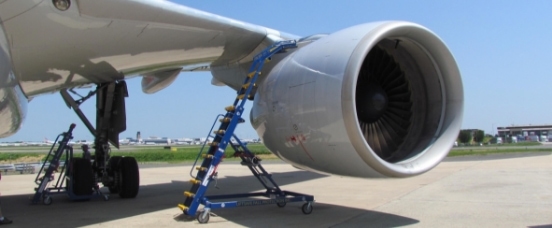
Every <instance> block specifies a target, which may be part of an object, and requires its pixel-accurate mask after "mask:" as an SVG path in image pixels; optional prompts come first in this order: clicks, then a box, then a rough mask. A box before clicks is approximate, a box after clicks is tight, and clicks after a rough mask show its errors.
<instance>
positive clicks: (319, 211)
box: [0, 153, 552, 228]
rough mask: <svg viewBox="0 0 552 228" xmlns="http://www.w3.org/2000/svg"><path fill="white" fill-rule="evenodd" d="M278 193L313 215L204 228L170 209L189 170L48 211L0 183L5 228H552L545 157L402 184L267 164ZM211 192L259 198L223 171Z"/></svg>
mask: <svg viewBox="0 0 552 228" xmlns="http://www.w3.org/2000/svg"><path fill="white" fill-rule="evenodd" d="M264 166H265V168H266V169H267V170H268V171H269V172H271V173H273V175H274V179H275V180H276V181H277V182H279V183H280V184H281V185H282V189H283V190H289V191H295V192H301V193H307V194H312V195H314V197H315V200H316V203H315V204H314V211H313V213H312V214H310V215H304V214H303V213H302V212H301V205H302V203H289V204H288V205H287V206H286V207H285V208H278V207H277V206H276V205H265V206H255V207H241V208H233V209H225V210H215V211H213V212H214V213H215V214H216V215H217V216H216V217H211V219H210V221H209V223H208V224H198V222H197V221H196V220H190V219H188V218H186V217H185V216H183V215H182V213H181V211H180V210H179V209H177V207H176V205H177V204H178V203H179V202H181V201H183V200H184V196H183V194H182V193H183V191H185V190H188V189H189V187H190V184H189V182H188V180H189V179H190V177H189V175H188V172H189V170H190V166H189V165H183V166H172V167H150V168H146V167H142V168H141V173H140V175H141V189H140V193H139V195H138V197H137V198H136V199H130V200H125V199H120V198H119V197H118V196H112V197H111V199H110V200H109V201H103V200H102V199H101V198H97V199H93V200H91V201H88V202H72V201H69V200H68V197H67V196H66V195H56V196H54V202H53V204H52V205H50V206H45V205H42V204H39V205H30V201H29V197H31V196H32V194H33V188H34V187H35V185H34V183H33V180H34V177H35V176H34V175H9V176H3V178H2V181H1V182H0V192H1V193H2V196H1V197H0V202H1V204H2V212H3V213H4V215H5V216H7V217H9V218H10V219H13V220H14V224H12V225H10V227H14V228H15V227H40V226H46V227H123V226H124V227H129V226H132V227H176V226H202V227H261V226H262V227H282V226H286V227H397V226H414V227H528V226H529V227H547V226H551V227H552V156H551V155H550V153H533V154H513V155H512V154H510V155H492V156H475V157H461V158H452V159H447V160H446V161H445V162H443V163H441V164H440V165H439V166H438V167H436V168H435V169H433V170H431V171H429V172H428V173H426V174H423V175H421V176H417V177H414V178H408V179H357V178H349V177H339V176H327V175H321V174H316V173H310V172H306V171H301V170H297V169H295V168H293V167H292V166H290V165H287V164H285V163H282V162H267V163H266V164H264ZM218 172H219V180H218V188H219V189H216V188H213V187H211V188H210V190H209V192H208V194H228V193H242V192H249V191H259V190H261V188H262V186H261V185H260V184H259V183H258V182H257V181H256V179H255V178H254V177H252V176H251V175H250V173H249V170H248V169H247V168H246V167H242V166H240V165H238V164H235V163H234V164H232V163H227V164H224V163H223V164H222V165H221V166H220V167H219V170H218Z"/></svg>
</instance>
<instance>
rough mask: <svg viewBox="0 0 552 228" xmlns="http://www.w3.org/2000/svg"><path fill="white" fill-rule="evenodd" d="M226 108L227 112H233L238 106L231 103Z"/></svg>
mask: <svg viewBox="0 0 552 228" xmlns="http://www.w3.org/2000/svg"><path fill="white" fill-rule="evenodd" d="M224 110H226V111H227V112H233V111H234V110H236V106H234V105H230V106H228V107H226V108H224Z"/></svg>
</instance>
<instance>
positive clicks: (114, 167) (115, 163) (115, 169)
mask: <svg viewBox="0 0 552 228" xmlns="http://www.w3.org/2000/svg"><path fill="white" fill-rule="evenodd" d="M121 158H122V157H121V156H113V157H111V158H110V159H109V164H108V167H109V171H108V175H109V176H111V177H113V185H112V186H108V187H107V188H108V189H109V193H111V194H117V193H119V188H120V186H119V185H120V182H121V172H120V168H121V167H120V166H121Z"/></svg>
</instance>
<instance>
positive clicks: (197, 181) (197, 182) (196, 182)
mask: <svg viewBox="0 0 552 228" xmlns="http://www.w3.org/2000/svg"><path fill="white" fill-rule="evenodd" d="M190 183H192V184H199V183H201V181H199V180H196V179H191V180H190Z"/></svg>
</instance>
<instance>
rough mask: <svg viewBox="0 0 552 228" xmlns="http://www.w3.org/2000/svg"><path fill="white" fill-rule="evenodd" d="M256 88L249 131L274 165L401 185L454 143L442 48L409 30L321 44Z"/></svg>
mask: <svg viewBox="0 0 552 228" xmlns="http://www.w3.org/2000/svg"><path fill="white" fill-rule="evenodd" d="M299 45H300V48H299V49H298V50H296V51H294V52H292V53H289V54H288V55H287V56H286V57H284V58H283V59H282V60H280V61H279V62H278V63H277V64H276V65H275V66H274V68H272V70H271V71H270V73H269V74H268V76H267V77H266V78H264V79H263V80H262V81H260V82H259V88H258V90H257V94H256V96H255V101H254V105H253V108H252V110H251V123H252V125H253V127H254V128H255V129H256V131H257V133H258V134H259V136H260V137H261V138H262V139H263V141H264V143H265V145H266V146H267V147H268V148H269V149H270V150H271V151H272V152H273V153H274V154H276V155H277V156H278V157H280V158H281V159H283V160H284V161H286V162H289V163H291V164H292V165H294V166H297V167H299V168H302V169H306V170H312V171H320V172H324V173H331V174H337V175H346V176H356V177H408V176H413V175H417V174H421V173H424V172H426V171H428V170H430V169H432V168H433V167H435V166H436V165H437V164H438V163H439V162H440V161H441V160H442V159H443V158H444V157H445V156H446V155H447V154H448V152H449V150H450V148H451V147H452V145H453V142H454V141H455V140H456V138H457V136H458V132H459V130H460V127H461V122H462V115H463V103H464V101H463V99H464V98H463V88H462V80H461V77H460V72H459V70H458V67H457V65H456V62H455V60H454V57H453V56H452V54H451V53H450V51H449V49H448V48H447V47H446V45H445V44H444V43H443V41H441V39H440V38H439V37H437V36H436V35H435V34H434V33H432V32H431V31H429V30H428V29H426V28H424V27H422V26H420V25H417V24H413V23H409V22H397V21H390V22H377V23H368V24H362V25H358V26H354V27H350V28H347V29H344V30H341V31H339V32H336V33H333V34H331V35H328V36H325V37H322V38H320V39H318V40H316V41H313V42H311V43H309V44H306V43H303V44H301V43H300V44H299Z"/></svg>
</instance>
